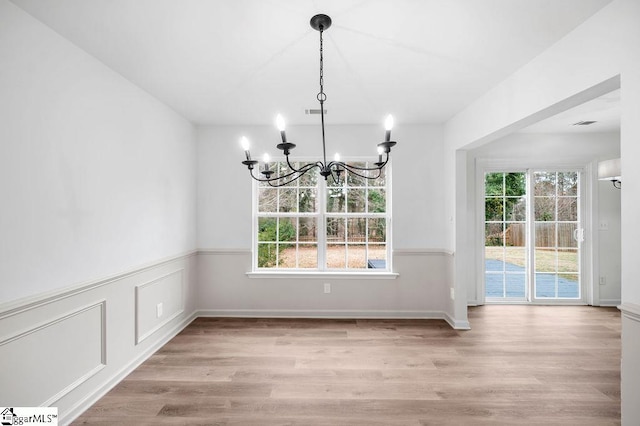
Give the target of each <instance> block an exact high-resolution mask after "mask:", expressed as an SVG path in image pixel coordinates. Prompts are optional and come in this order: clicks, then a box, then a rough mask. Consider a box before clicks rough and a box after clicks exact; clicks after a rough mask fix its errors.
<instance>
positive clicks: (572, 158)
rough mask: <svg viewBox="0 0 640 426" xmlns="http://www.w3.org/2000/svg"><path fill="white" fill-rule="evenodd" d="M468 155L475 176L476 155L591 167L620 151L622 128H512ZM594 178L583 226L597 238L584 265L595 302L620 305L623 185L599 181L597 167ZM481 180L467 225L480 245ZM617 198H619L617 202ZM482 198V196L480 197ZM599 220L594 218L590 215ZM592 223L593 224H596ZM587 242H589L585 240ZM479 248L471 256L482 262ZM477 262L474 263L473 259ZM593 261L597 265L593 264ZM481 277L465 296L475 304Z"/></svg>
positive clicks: (472, 281) (533, 164) (532, 164)
mask: <svg viewBox="0 0 640 426" xmlns="http://www.w3.org/2000/svg"><path fill="white" fill-rule="evenodd" d="M468 153H469V161H468V164H467V173H468V175H469V176H474V177H475V176H477V167H480V166H479V165H478V161H484V162H486V161H490V162H491V161H493V162H501V163H504V164H512V165H517V166H518V167H540V166H544V167H553V166H564V165H576V166H579V167H584V168H585V169H588V168H589V167H592V166H595V162H597V161H598V160H608V159H611V158H618V157H619V156H620V134H619V133H618V132H615V133H584V134H576V133H572V134H570V133H564V134H544V133H513V134H511V135H508V136H505V137H503V138H500V139H498V140H496V141H493V142H490V143H487V144H485V145H483V146H481V147H479V148H476V149H472V150H469V151H468ZM592 168H593V169H594V172H593V174H592V175H591V180H590V181H589V182H585V183H586V185H584V186H583V188H584V189H585V190H587V191H588V192H589V194H585V195H588V197H587V198H588V199H590V201H591V203H590V206H591V207H590V206H587V208H591V209H593V210H594V216H593V218H592V217H591V216H590V215H588V216H587V218H586V219H587V220H588V221H589V222H590V223H585V226H586V227H587V229H588V230H589V231H590V233H588V234H587V235H586V241H592V242H593V250H587V256H588V258H589V264H588V265H587V267H586V268H585V272H586V273H587V274H595V276H589V277H588V278H589V279H587V280H586V282H587V283H588V284H589V285H591V284H592V283H595V284H596V286H594V293H595V294H594V299H595V300H594V302H595V303H596V304H598V305H602V304H605V305H610V306H617V305H619V304H620V291H621V288H620V272H621V271H620V191H619V190H617V189H615V188H613V186H612V185H611V183H610V182H598V181H597V180H596V179H597V176H596V175H597V170H595V167H592ZM479 185H482V182H481V181H480V182H478V181H475V179H474V188H473V189H472V190H470V191H469V205H470V206H471V208H470V209H469V215H468V217H467V220H468V225H467V226H468V227H469V228H471V229H473V231H472V234H473V235H474V239H473V245H474V247H479V246H480V245H482V242H481V241H480V242H479V240H481V239H482V235H483V232H484V231H483V230H478V229H477V224H478V220H477V217H479V216H482V215H481V214H480V213H479V212H478V208H479V204H478V201H477V200H476V195H478V194H479V193H478V191H477V189H478V187H479ZM616 199H617V202H616ZM480 202H481V201H480ZM592 220H593V221H595V223H594V224H592V223H591V221H592ZM599 220H607V223H610V227H609V229H608V230H606V231H599V230H598V227H597V223H598V221H599ZM592 225H594V226H592ZM584 247H587V246H586V245H585V246H584ZM477 255H478V253H477V250H476V251H475V252H474V253H473V257H474V259H475V261H476V262H478V261H479V260H478V259H479V257H478V256H477ZM474 264H475V263H474ZM592 264H595V265H597V267H595V268H592V267H591V265H592ZM601 275H604V276H606V277H607V283H606V284H605V285H602V286H601V285H599V276H601ZM480 280H481V277H480V276H479V275H478V274H474V275H473V279H470V280H469V281H468V283H467V285H468V287H467V302H468V303H469V304H472V305H475V304H477V303H479V301H481V300H482V297H481V294H480Z"/></svg>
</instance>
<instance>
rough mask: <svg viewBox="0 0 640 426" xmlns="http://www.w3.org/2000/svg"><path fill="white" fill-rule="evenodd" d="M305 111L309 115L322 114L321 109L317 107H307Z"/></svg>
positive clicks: (325, 111)
mask: <svg viewBox="0 0 640 426" xmlns="http://www.w3.org/2000/svg"><path fill="white" fill-rule="evenodd" d="M304 113H305V114H307V115H314V114H320V109H319V108H316V109H305V110H304ZM324 113H325V114H326V113H327V110H326V109H325V110H324Z"/></svg>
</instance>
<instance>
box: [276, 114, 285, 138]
mask: <svg viewBox="0 0 640 426" xmlns="http://www.w3.org/2000/svg"><path fill="white" fill-rule="evenodd" d="M276 127H277V128H278V130H280V137H282V143H287V135H286V133H285V132H284V129H285V124H284V118H283V117H282V115H280V114H278V115H277V116H276Z"/></svg>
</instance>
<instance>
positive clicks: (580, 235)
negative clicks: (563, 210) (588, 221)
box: [573, 228, 584, 243]
mask: <svg viewBox="0 0 640 426" xmlns="http://www.w3.org/2000/svg"><path fill="white" fill-rule="evenodd" d="M573 239H574V240H576V241H577V242H579V243H581V242H583V241H584V228H576V229H574V230H573Z"/></svg>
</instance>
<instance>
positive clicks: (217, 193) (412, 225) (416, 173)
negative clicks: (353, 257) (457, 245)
mask: <svg viewBox="0 0 640 426" xmlns="http://www.w3.org/2000/svg"><path fill="white" fill-rule="evenodd" d="M326 132H327V157H328V158H329V160H332V159H333V155H334V153H335V152H339V153H340V155H341V157H342V158H343V159H348V158H349V157H352V158H353V157H356V158H359V157H361V156H363V155H368V156H370V157H372V158H376V156H377V154H376V145H377V144H378V143H379V142H382V140H383V138H384V129H383V128H382V126H379V127H378V126H328V127H327V130H326ZM242 135H245V136H247V137H248V138H249V139H250V141H251V143H252V147H251V155H252V157H254V158H257V159H261V158H262V154H263V153H264V152H269V154H270V155H271V158H272V159H275V157H276V156H277V155H278V154H279V153H280V151H279V150H277V149H276V148H275V146H276V144H277V143H279V142H280V133H279V132H278V131H277V130H276V129H275V128H274V127H251V126H246V127H231V126H229V127H213V126H204V127H200V128H199V129H198V184H199V187H198V247H200V248H218V249H225V248H244V249H250V248H251V217H252V213H251V182H252V181H251V179H250V177H249V174H248V171H247V168H246V166H243V165H242V164H241V161H242V160H244V152H243V151H242V149H241V148H240V144H239V140H240V137H241V136H242ZM392 136H393V137H392V139H394V140H396V141H398V145H397V146H395V147H394V148H393V150H392V153H391V154H392V155H391V158H392V167H393V172H392V178H393V198H392V202H393V243H394V248H397V249H413V248H419V249H424V248H429V249H433V248H438V249H441V248H443V247H444V244H445V236H446V230H445V229H444V226H443V223H444V211H443V210H442V209H441V208H439V207H440V204H441V203H442V200H443V196H444V190H443V187H442V183H441V174H442V171H443V164H442V161H441V159H442V152H443V151H442V128H441V126H411V125H409V126H407V125H402V124H401V123H399V124H397V125H396V129H394V131H393V135H392ZM287 138H288V140H289V142H293V143H295V144H297V147H296V148H295V149H294V150H293V151H292V155H291V157H290V158H291V159H296V158H306V159H314V160H315V159H320V158H321V156H322V140H321V139H320V126H319V125H317V126H298V127H295V126H294V127H291V128H288V129H287ZM219 176H226V178H225V179H224V180H221V179H220V177H219ZM221 206H224V208H221ZM220 224H223V226H220Z"/></svg>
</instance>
